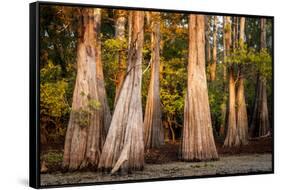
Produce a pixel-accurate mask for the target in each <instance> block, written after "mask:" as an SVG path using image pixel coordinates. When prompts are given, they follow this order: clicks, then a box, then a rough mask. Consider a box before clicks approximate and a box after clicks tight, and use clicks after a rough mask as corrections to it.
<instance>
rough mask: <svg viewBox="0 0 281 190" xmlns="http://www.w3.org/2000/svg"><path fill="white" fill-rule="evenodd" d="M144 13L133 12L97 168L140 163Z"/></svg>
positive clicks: (136, 166) (123, 167)
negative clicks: (123, 70)
mask: <svg viewBox="0 0 281 190" xmlns="http://www.w3.org/2000/svg"><path fill="white" fill-rule="evenodd" d="M143 25H144V13H143V12H142V11H133V13H132V30H131V44H130V46H129V51H128V69H127V75H126V77H125V79H124V83H123V85H122V88H121V91H120V95H119V98H118V99H117V102H116V106H115V110H114V113H113V116H112V121H111V125H110V128H109V131H108V135H107V138H106V141H105V144H104V147H103V150H102V154H101V158H100V162H99V168H100V169H102V170H111V173H115V172H116V171H124V172H129V171H132V170H141V169H142V168H143V165H144V139H143V116H142V104H141V80H142V67H141V66H142V48H143Z"/></svg>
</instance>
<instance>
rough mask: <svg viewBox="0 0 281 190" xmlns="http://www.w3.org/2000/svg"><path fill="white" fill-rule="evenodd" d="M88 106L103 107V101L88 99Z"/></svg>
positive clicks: (96, 108)
mask: <svg viewBox="0 0 281 190" xmlns="http://www.w3.org/2000/svg"><path fill="white" fill-rule="evenodd" d="M88 107H89V109H90V110H99V109H100V108H101V103H100V102H99V101H98V100H95V99H90V100H89V101H88Z"/></svg>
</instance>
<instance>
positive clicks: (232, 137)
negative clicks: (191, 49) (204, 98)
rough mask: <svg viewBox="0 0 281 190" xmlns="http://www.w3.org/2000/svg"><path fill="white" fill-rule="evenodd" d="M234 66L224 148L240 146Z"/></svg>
mask: <svg viewBox="0 0 281 190" xmlns="http://www.w3.org/2000/svg"><path fill="white" fill-rule="evenodd" d="M233 70H234V68H233V65H232V66H230V68H229V100H228V101H229V103H228V120H227V133H226V138H225V141H224V144H223V146H224V147H233V146H239V145H240V139H239V136H238V130H237V126H236V111H235V110H236V109H235V99H236V97H235V79H234V71H233Z"/></svg>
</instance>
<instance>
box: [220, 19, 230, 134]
mask: <svg viewBox="0 0 281 190" xmlns="http://www.w3.org/2000/svg"><path fill="white" fill-rule="evenodd" d="M223 29H224V32H223V100H222V104H221V124H220V132H219V134H220V136H224V135H225V125H226V104H227V94H226V93H227V92H226V86H227V84H226V79H227V68H226V54H227V51H229V50H228V49H227V48H230V47H229V46H228V47H226V38H227V35H229V34H228V33H227V30H226V29H227V28H226V17H223ZM228 43H230V42H228Z"/></svg>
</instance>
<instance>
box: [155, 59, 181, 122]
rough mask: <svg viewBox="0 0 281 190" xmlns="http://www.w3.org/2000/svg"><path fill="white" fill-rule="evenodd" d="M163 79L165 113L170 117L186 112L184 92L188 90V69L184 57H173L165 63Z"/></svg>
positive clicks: (162, 95)
mask: <svg viewBox="0 0 281 190" xmlns="http://www.w3.org/2000/svg"><path fill="white" fill-rule="evenodd" d="M163 64H164V65H165V67H164V68H163V72H162V73H161V74H162V76H163V77H162V79H161V80H160V83H161V89H160V98H161V101H162V104H163V113H164V114H166V115H167V116H169V117H173V116H176V115H180V117H182V115H183V114H180V113H183V112H184V93H185V91H186V79H187V75H186V69H185V64H184V59H179V58H175V59H171V60H169V61H166V62H164V63H163Z"/></svg>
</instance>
